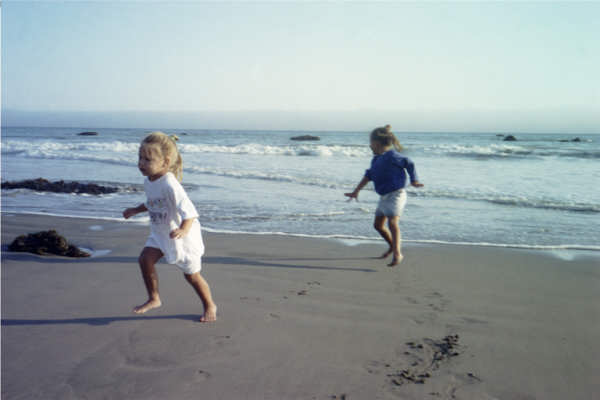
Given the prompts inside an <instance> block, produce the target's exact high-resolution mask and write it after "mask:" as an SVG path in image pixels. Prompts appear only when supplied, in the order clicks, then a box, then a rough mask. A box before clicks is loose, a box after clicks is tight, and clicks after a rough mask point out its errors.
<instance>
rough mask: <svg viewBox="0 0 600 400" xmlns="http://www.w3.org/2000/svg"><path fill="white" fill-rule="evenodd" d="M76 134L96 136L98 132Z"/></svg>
mask: <svg viewBox="0 0 600 400" xmlns="http://www.w3.org/2000/svg"><path fill="white" fill-rule="evenodd" d="M77 135H79V136H98V132H80V133H78V134H77Z"/></svg>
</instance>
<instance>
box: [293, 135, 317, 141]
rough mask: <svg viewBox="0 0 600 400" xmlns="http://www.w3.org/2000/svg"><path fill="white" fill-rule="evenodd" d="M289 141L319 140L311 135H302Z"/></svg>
mask: <svg viewBox="0 0 600 400" xmlns="http://www.w3.org/2000/svg"><path fill="white" fill-rule="evenodd" d="M291 140H321V138H320V137H318V136H311V135H302V136H294V137H293V138H291Z"/></svg>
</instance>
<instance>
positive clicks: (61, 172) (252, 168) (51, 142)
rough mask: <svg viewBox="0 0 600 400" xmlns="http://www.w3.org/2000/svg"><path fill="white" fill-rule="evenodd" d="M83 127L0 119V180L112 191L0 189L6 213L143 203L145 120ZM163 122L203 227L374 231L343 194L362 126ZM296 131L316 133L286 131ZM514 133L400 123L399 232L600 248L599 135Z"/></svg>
mask: <svg viewBox="0 0 600 400" xmlns="http://www.w3.org/2000/svg"><path fill="white" fill-rule="evenodd" d="M85 130H92V131H97V132H98V133H99V135H98V136H78V135H77V133H79V132H81V131H82V129H79V128H22V127H20V128H11V127H7V128H2V142H1V143H2V181H3V182H4V181H13V180H21V179H31V178H38V177H43V178H46V179H49V180H61V179H62V180H67V181H70V180H77V181H83V182H91V183H99V184H103V185H109V186H117V187H120V188H121V189H122V190H121V191H120V192H118V193H114V194H109V195H102V196H91V195H76V194H55V193H38V192H33V191H30V190H25V189H15V190H4V189H3V190H2V212H3V213H42V214H50V215H60V216H71V217H92V218H104V219H122V218H121V213H122V211H123V209H125V208H126V207H131V206H135V205H137V204H139V203H142V202H143V201H144V194H143V192H141V191H140V190H141V188H142V186H141V184H142V183H143V179H144V178H143V176H142V175H141V174H140V172H139V171H138V169H137V151H138V146H139V142H140V141H141V140H142V139H143V137H144V136H145V135H146V134H147V133H149V132H150V130H147V129H103V128H91V129H85ZM162 130H163V131H164V132H166V133H169V134H176V135H178V136H179V138H180V140H179V142H178V146H179V149H180V152H181V155H182V157H183V163H184V173H183V184H184V187H185V188H186V190H187V192H188V194H189V196H190V198H191V199H192V201H193V202H194V203H195V205H196V207H197V209H198V211H199V214H200V222H201V224H202V226H203V228H204V229H205V230H207V231H219V232H251V233H278V234H286V235H301V236H316V237H327V238H336V239H339V240H343V241H345V242H346V243H349V244H352V243H354V242H360V241H365V240H367V241H370V240H379V238H378V235H377V233H376V232H375V231H374V230H373V228H372V221H373V215H374V211H375V208H376V205H377V200H378V196H377V194H376V193H375V192H374V190H373V187H372V184H369V186H367V187H366V188H365V189H364V190H363V191H362V192H361V194H360V196H359V202H354V201H353V202H347V201H346V198H345V197H344V193H345V192H348V191H351V190H352V189H353V188H354V186H355V185H356V184H357V183H358V182H359V181H360V179H361V178H362V176H363V174H364V171H365V169H366V168H368V167H369V165H370V161H371V158H372V153H371V150H370V149H369V140H368V136H369V132H366V131H365V132H331V131H327V132H304V131H229V130H199V129H189V130H181V129H178V130H173V129H162ZM303 134H310V135H316V136H319V137H320V138H321V140H320V141H318V142H296V141H291V140H290V138H291V137H292V136H298V135H303ZM503 134H510V132H503ZM514 135H515V136H516V137H517V139H518V140H517V141H514V142H506V141H503V138H502V137H501V136H499V135H497V134H494V133H426V132H424V133H417V132H398V133H397V137H398V138H399V140H400V142H401V143H402V145H403V146H404V151H403V154H404V155H405V156H407V157H409V158H411V159H412V160H413V161H414V163H415V165H416V169H417V173H418V175H419V180H420V181H421V182H422V183H424V184H425V187H424V188H422V189H416V188H408V190H407V192H408V203H407V206H406V209H405V211H404V215H403V216H402V219H401V224H400V228H401V231H402V235H403V240H404V242H407V243H449V244H463V245H464V244H468V245H475V246H502V247H520V248H529V249H546V250H548V249H549V250H574V251H578V250H582V251H585V250H587V251H594V252H595V251H600V190H599V189H598V187H599V184H600V135H579V134H550V133H548V134H541V133H540V134H514ZM575 137H578V138H580V141H577V142H573V141H571V140H572V139H574V138H575ZM564 140H568V141H566V142H565V141H564ZM123 221H124V220H123ZM124 223H147V217H139V218H135V219H134V221H127V222H125V221H124Z"/></svg>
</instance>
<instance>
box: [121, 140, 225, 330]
mask: <svg viewBox="0 0 600 400" xmlns="http://www.w3.org/2000/svg"><path fill="white" fill-rule="evenodd" d="M138 168H139V169H140V172H141V173H142V175H144V176H145V177H146V180H145V181H144V190H145V192H146V197H147V201H146V203H143V204H140V205H139V206H137V207H133V208H128V209H126V210H125V211H124V212H123V217H125V218H130V217H132V216H134V215H136V214H139V213H142V212H145V211H148V212H149V214H150V221H151V232H150V236H149V237H148V240H147V241H146V245H145V247H144V249H143V250H142V253H141V254H140V257H139V263H140V269H141V272H142V277H143V278H144V284H145V285H146V290H147V291H148V301H146V302H145V303H144V304H141V305H139V306H136V307H134V309H133V312H134V313H136V314H143V313H145V312H146V311H149V310H151V309H153V308H157V307H160V306H161V304H162V303H161V300H160V296H159V294H158V275H157V273H156V268H155V264H156V263H157V262H158V260H160V259H161V258H162V257H165V260H166V261H167V262H168V263H169V264H175V265H177V266H178V267H179V268H180V269H181V270H182V271H183V274H184V276H185V279H186V280H187V281H188V282H189V283H190V285H192V287H193V288H194V289H195V291H196V293H197V294H198V296H199V297H200V299H201V300H202V304H203V305H204V314H203V315H202V317H201V318H200V321H201V322H211V321H216V319H217V306H216V304H215V303H214V301H213V299H212V295H211V291H210V287H209V286H208V283H207V282H206V280H204V278H203V277H202V275H200V270H201V269H202V255H203V254H204V242H203V241H202V233H201V229H200V222H199V221H198V213H197V211H196V208H195V207H194V205H193V204H192V202H191V201H190V199H189V197H188V196H187V194H186V193H185V190H184V189H183V187H182V186H181V184H180V183H179V180H181V172H182V168H183V162H182V160H181V155H180V154H179V152H178V150H177V146H176V144H175V140H174V139H172V138H170V137H169V136H167V135H165V134H164V133H162V132H153V133H151V134H150V135H148V136H147V137H146V138H145V139H144V140H143V141H142V143H141V145H140V150H139V161H138Z"/></svg>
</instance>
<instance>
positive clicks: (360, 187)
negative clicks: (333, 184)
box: [344, 175, 371, 201]
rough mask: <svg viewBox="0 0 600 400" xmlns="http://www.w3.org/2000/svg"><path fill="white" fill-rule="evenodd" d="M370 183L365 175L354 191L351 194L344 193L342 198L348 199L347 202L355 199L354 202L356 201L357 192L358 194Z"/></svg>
mask: <svg viewBox="0 0 600 400" xmlns="http://www.w3.org/2000/svg"><path fill="white" fill-rule="evenodd" d="M370 181H371V180H370V179H369V178H368V177H367V176H366V175H365V176H363V178H362V180H361V181H360V182H359V183H358V185H356V189H354V191H353V192H352V193H344V196H347V197H349V199H348V200H349V201H350V200H352V199H356V201H358V192H360V191H361V190H362V188H364V187H365V186H366V184H367V183H369V182H370Z"/></svg>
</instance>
